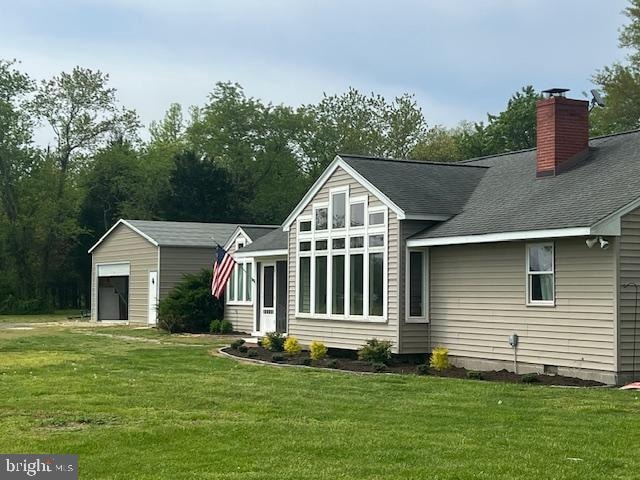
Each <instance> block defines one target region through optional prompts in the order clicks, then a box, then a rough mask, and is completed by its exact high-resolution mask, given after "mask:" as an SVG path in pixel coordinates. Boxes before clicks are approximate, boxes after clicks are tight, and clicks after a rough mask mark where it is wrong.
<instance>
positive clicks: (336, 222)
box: [331, 192, 347, 228]
mask: <svg viewBox="0 0 640 480" xmlns="http://www.w3.org/2000/svg"><path fill="white" fill-rule="evenodd" d="M346 203H347V194H346V193H342V192H341V193H334V194H333V195H332V196H331V212H332V213H331V222H332V223H331V226H332V227H333V228H344V226H345V216H346Z"/></svg>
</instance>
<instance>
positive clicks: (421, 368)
mask: <svg viewBox="0 0 640 480" xmlns="http://www.w3.org/2000/svg"><path fill="white" fill-rule="evenodd" d="M416 373H417V374H418V375H429V373H431V372H429V365H427V364H426V363H422V364H420V365H418V366H417V367H416Z"/></svg>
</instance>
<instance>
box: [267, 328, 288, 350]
mask: <svg viewBox="0 0 640 480" xmlns="http://www.w3.org/2000/svg"><path fill="white" fill-rule="evenodd" d="M262 346H263V347H264V348H266V349H267V350H271V351H272V352H282V351H283V350H284V337H283V336H282V334H281V333H279V332H269V333H267V334H266V335H265V336H264V337H263V338H262Z"/></svg>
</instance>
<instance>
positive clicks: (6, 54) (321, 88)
mask: <svg viewBox="0 0 640 480" xmlns="http://www.w3.org/2000/svg"><path fill="white" fill-rule="evenodd" d="M626 5H627V2H626V1H624V0H606V1H601V0H422V1H419V0H396V1H394V0H386V1H380V0H342V1H339V0H325V1H315V0H297V1H293V0H235V1H232V0H228V1H227V0H182V1H168V0H129V1H127V0H109V1H102V0H85V1H79V0H56V1H47V0H39V1H36V0H20V1H13V0H0V18H2V29H0V58H5V59H7V58H16V59H18V60H20V61H21V62H22V64H21V69H22V70H24V71H26V72H28V73H29V74H30V75H32V76H33V77H34V78H37V79H43V78H49V77H51V76H53V75H55V74H57V73H59V72H61V71H69V70H71V69H72V68H73V67H74V66H75V65H81V66H84V67H89V68H92V69H99V70H101V71H103V72H106V73H109V75H110V79H111V85H112V86H114V87H115V88H117V90H118V97H119V99H120V101H121V103H122V104H123V105H125V106H127V107H129V108H134V109H135V110H136V111H137V112H138V114H139V115H140V118H141V120H142V122H143V123H144V124H145V125H148V123H149V122H150V121H151V120H154V119H160V118H162V116H163V115H164V112H165V111H166V109H167V107H168V106H169V104H170V103H172V102H178V103H180V104H182V105H183V106H184V107H188V106H189V105H203V104H204V103H205V102H206V100H207V95H208V93H209V92H211V90H212V89H213V87H214V85H215V83H216V82H218V81H234V82H238V83H240V84H241V85H242V86H243V87H244V88H245V92H246V94H247V95H249V96H253V97H258V98H260V99H262V100H264V101H268V102H273V103H285V104H288V105H292V106H298V105H301V104H307V103H315V102H317V101H319V100H320V99H321V98H322V95H323V93H327V94H334V93H342V92H344V91H345V90H347V89H348V88H349V87H350V86H352V87H355V88H357V89H358V90H360V91H362V92H367V93H369V92H375V93H379V94H382V95H383V96H385V97H386V98H387V99H391V98H393V97H395V96H397V95H401V94H402V93H405V92H408V93H412V94H415V96H416V99H417V101H418V104H419V105H420V107H421V108H422V110H423V113H424V116H425V119H426V120H427V123H428V124H429V125H431V126H433V125H436V124H441V125H445V126H455V125H456V124H457V123H459V122H460V121H462V120H469V121H479V120H483V119H485V118H486V114H487V113H488V112H491V113H497V112H499V111H501V110H503V109H504V107H505V104H506V101H507V99H508V98H509V96H510V95H511V94H513V92H515V91H516V90H519V89H520V88H521V87H522V86H524V85H528V84H531V85H533V86H534V87H535V88H536V89H538V90H543V89H545V88H550V87H564V88H570V89H571V92H570V94H569V95H570V96H573V97H575V98H583V97H582V92H583V91H588V90H589V89H590V88H593V85H592V84H591V82H590V78H591V76H592V75H593V73H594V72H595V71H596V70H597V69H599V68H601V67H603V66H605V65H608V64H610V63H612V62H613V61H616V60H622V59H623V58H624V53H625V52H624V51H622V50H620V49H619V48H618V29H619V28H620V26H621V25H622V24H623V23H624V22H625V17H624V16H623V15H622V13H621V12H622V10H623V9H624V8H625V7H626ZM143 137H144V134H143ZM40 140H41V142H42V141H45V142H46V140H43V138H40Z"/></svg>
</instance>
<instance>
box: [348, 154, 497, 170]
mask: <svg viewBox="0 0 640 480" xmlns="http://www.w3.org/2000/svg"><path fill="white" fill-rule="evenodd" d="M338 156H339V157H340V158H342V159H344V158H345V157H351V158H360V159H365V160H376V161H380V162H395V163H415V164H419V165H437V166H444V167H472V168H489V167H486V166H485V165H461V163H463V162H435V161H433V160H414V159H410V158H391V157H377V156H372V155H360V154H353V153H338Z"/></svg>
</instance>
